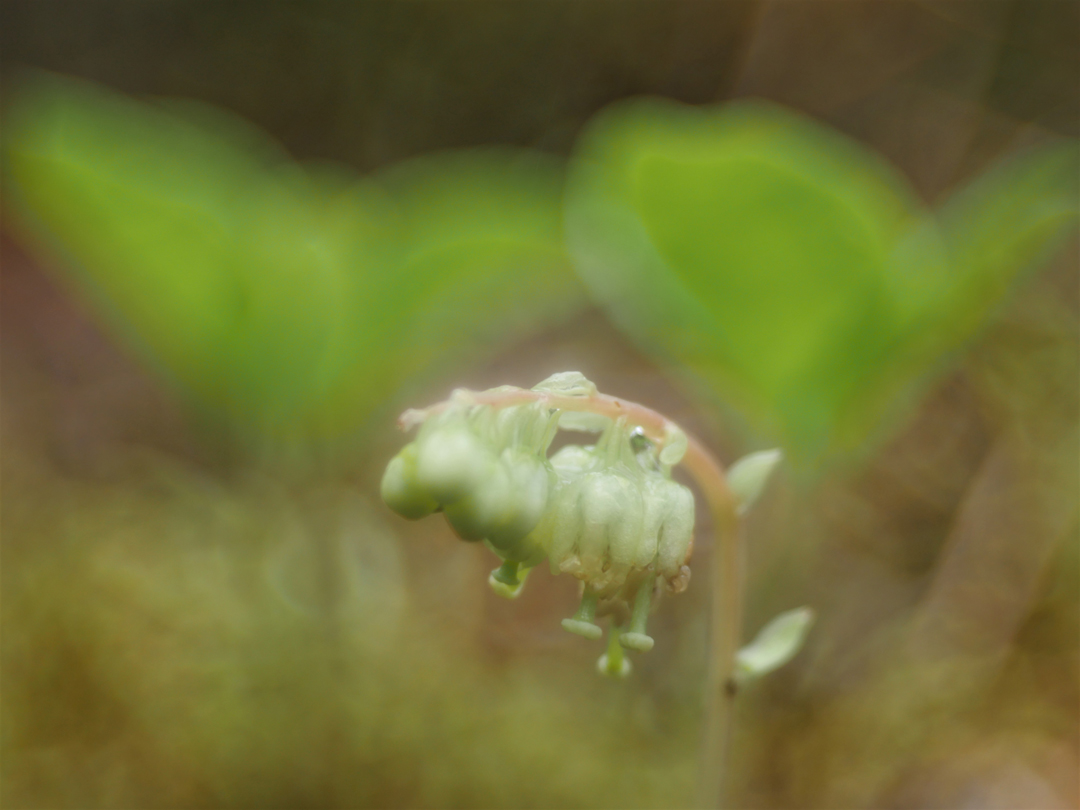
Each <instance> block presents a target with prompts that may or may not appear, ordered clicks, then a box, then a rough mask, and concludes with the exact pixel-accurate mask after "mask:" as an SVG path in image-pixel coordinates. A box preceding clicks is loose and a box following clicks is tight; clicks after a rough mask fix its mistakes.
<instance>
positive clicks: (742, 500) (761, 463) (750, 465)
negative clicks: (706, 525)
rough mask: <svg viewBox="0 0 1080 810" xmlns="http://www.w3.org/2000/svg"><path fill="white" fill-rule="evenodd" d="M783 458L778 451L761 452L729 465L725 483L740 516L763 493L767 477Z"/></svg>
mask: <svg viewBox="0 0 1080 810" xmlns="http://www.w3.org/2000/svg"><path fill="white" fill-rule="evenodd" d="M783 457H784V454H783V453H782V452H781V451H780V450H761V451H759V452H757V453H750V454H749V455H747V456H743V457H742V458H740V459H739V460H738V461H736V462H735V463H734V464H732V465H731V469H730V470H728V474H727V482H728V487H730V488H731V494H732V495H734V496H735V501H736V502H737V504H738V506H737V509H738V512H739V514H740V515H742V514H745V513H746V512H747V510H749V509H750V507H751V506H753V505H754V501H756V500H757V499H758V498H759V497H760V496H761V493H762V492H764V491H765V485H766V484H767V483H768V481H769V476H770V475H772V471H773V470H774V469H776V465H777V464H779V463H780V460H781V459H782V458H783Z"/></svg>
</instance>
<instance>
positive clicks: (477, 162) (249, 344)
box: [4, 77, 580, 441]
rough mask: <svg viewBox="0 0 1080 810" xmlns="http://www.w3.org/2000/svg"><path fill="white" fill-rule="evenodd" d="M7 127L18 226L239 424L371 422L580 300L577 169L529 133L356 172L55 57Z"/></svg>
mask: <svg viewBox="0 0 1080 810" xmlns="http://www.w3.org/2000/svg"><path fill="white" fill-rule="evenodd" d="M4 134H5V148H4V161H5V178H6V189H5V190H6V191H8V192H9V193H8V195H7V197H8V205H9V207H10V208H11V209H12V210H13V211H14V213H15V214H16V215H17V219H18V222H19V225H20V230H21V232H22V233H24V234H25V235H26V236H27V237H28V238H29V239H30V241H31V243H32V245H33V246H34V247H35V248H36V249H38V250H40V251H41V252H43V253H44V254H45V255H47V256H49V257H50V258H51V259H52V260H53V262H54V263H56V264H58V265H59V266H60V267H61V268H62V269H63V270H64V271H65V277H68V278H71V279H72V280H73V281H74V283H75V288H76V290H77V291H78V292H79V293H80V294H81V295H82V296H84V297H86V298H88V299H89V301H90V303H91V305H92V306H93V307H94V308H95V309H97V310H98V311H100V312H101V313H103V314H104V316H105V317H106V319H107V321H108V322H109V324H110V325H111V326H112V327H113V328H114V329H116V330H118V331H119V332H120V333H121V334H122V335H123V336H124V337H125V338H126V339H127V340H128V341H129V342H130V343H132V344H133V345H135V346H136V347H137V349H138V350H139V351H140V352H141V353H142V355H143V357H144V358H145V359H147V360H148V361H150V362H151V363H153V364H155V365H156V366H157V367H158V368H159V369H160V370H161V371H163V372H164V373H165V374H167V376H168V377H169V378H170V379H171V380H172V381H173V382H174V384H176V385H177V386H178V388H179V389H180V390H181V391H182V392H183V393H184V394H185V395H186V396H188V397H189V398H190V399H191V401H192V402H193V404H195V405H196V406H197V407H198V408H200V409H202V410H203V411H206V412H208V413H209V414H210V415H211V416H214V417H217V418H221V419H224V420H225V421H226V422H228V423H229V424H231V425H233V426H234V427H238V428H240V429H241V431H242V432H250V433H251V434H253V435H260V436H264V437H271V438H273V439H297V440H300V441H308V440H310V439H313V438H323V439H329V440H333V439H336V438H340V437H341V436H342V435H343V434H347V433H353V434H355V433H356V431H357V430H358V429H360V428H361V427H362V426H363V424H364V421H365V419H366V418H367V417H368V416H370V415H371V413H372V411H373V409H374V408H376V407H378V406H379V405H380V404H383V403H385V402H386V401H387V400H388V399H390V398H392V397H393V396H394V395H395V394H396V393H397V392H398V389H399V388H400V387H401V386H402V385H403V384H404V383H405V382H406V381H407V380H411V379H414V378H415V375H417V374H419V373H422V372H424V371H425V370H428V369H432V368H436V369H437V368H441V367H444V366H445V365H446V364H447V362H448V361H449V360H451V359H461V355H462V354H463V353H465V352H467V351H474V350H476V349H477V348H478V341H479V340H480V339H489V338H492V337H493V336H494V332H493V331H492V330H494V329H496V328H498V330H499V331H498V335H499V336H500V337H507V336H511V335H512V334H513V333H515V332H518V333H520V332H521V331H522V330H523V329H528V328H533V327H535V326H537V325H538V324H540V323H542V322H543V321H544V320H545V319H546V318H548V317H550V316H552V314H553V313H561V312H565V311H566V310H567V309H568V308H572V307H573V306H576V305H577V304H578V302H579V301H580V294H579V291H578V287H577V286H576V282H575V280H574V277H573V274H572V273H571V272H570V271H569V269H568V263H567V261H566V259H565V256H564V253H563V251H562V248H561V245H562V237H561V208H560V205H561V202H560V196H561V170H560V167H559V166H558V165H557V164H554V163H552V162H551V161H547V160H544V159H541V158H540V157H537V156H533V155H531V154H529V153H525V152H523V151H521V150H518V151H513V150H496V151H484V150H476V151H472V152H467V153H457V154H447V155H440V156H433V157H430V158H426V159H424V160H422V161H415V162H412V163H411V164H407V165H404V166H402V167H399V168H397V169H395V170H392V171H388V172H386V173H385V174H384V175H383V176H380V177H378V178H374V179H357V178H355V177H352V176H351V175H350V174H349V173H348V172H347V171H344V170H342V169H341V168H335V167H319V168H304V167H301V166H298V165H297V164H295V163H293V162H291V161H290V160H289V159H288V158H287V156H286V155H285V154H284V153H283V151H282V150H281V149H280V148H278V147H277V146H276V145H275V144H274V143H273V142H272V141H270V140H269V139H268V138H267V137H266V136H264V135H263V134H261V133H259V132H258V131H256V130H254V129H252V128H251V127H249V126H248V125H246V124H244V123H243V122H241V121H238V120H236V119H234V118H232V117H231V116H229V115H227V114H225V113H223V112H220V111H215V110H212V109H210V108H207V107H203V106H200V105H197V104H193V103H177V102H169V103H164V102H162V103H157V104H144V103H140V102H136V101H133V100H130V99H126V98H124V97H121V96H118V95H115V94H113V93H110V92H108V91H106V90H103V89H101V88H98V87H94V86H91V85H88V84H84V83H82V82H76V81H72V80H66V79H60V78H57V77H38V78H37V79H36V80H34V81H32V82H30V83H28V84H27V85H25V86H24V87H23V88H21V93H20V96H19V98H18V99H17V102H16V104H15V105H14V109H13V110H12V112H11V114H10V115H9V117H8V119H7V121H6V123H5V133H4ZM478 324H486V325H488V327H489V328H487V329H478V328H477V325H478Z"/></svg>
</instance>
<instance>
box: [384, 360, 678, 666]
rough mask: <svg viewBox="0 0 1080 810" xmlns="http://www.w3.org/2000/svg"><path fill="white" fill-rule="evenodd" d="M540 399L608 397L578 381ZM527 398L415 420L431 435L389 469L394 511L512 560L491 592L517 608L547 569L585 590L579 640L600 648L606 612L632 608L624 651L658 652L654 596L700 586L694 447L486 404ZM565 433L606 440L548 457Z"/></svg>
mask: <svg viewBox="0 0 1080 810" xmlns="http://www.w3.org/2000/svg"><path fill="white" fill-rule="evenodd" d="M534 391H539V392H545V393H550V394H552V395H557V396H558V397H562V398H566V397H583V398H590V397H595V396H596V395H597V391H596V386H595V385H593V384H592V383H591V382H589V381H588V380H587V379H585V377H584V376H582V375H581V374H579V373H577V372H566V373H564V374H557V375H554V376H552V377H550V378H548V379H547V380H545V381H544V382H543V383H541V384H540V385H538V386H537V387H536V388H535V389H534ZM515 392H518V393H520V392H521V389H514V388H508V387H504V388H499V389H492V390H491V391H487V392H483V393H482V394H478V395H468V394H467V392H462V393H458V394H455V396H454V397H452V398H451V399H450V400H449V401H448V402H446V403H443V404H442V405H440V406H436V407H435V408H432V409H429V410H428V411H421V412H410V414H409V421H410V422H411V423H419V424H421V427H420V431H419V433H418V435H417V437H416V440H415V441H413V442H411V443H410V444H408V445H406V446H405V448H403V449H402V450H401V452H400V453H398V455H397V456H395V457H394V458H393V459H392V460H391V461H390V464H389V465H388V466H387V468H386V473H385V475H384V476H383V481H382V495H383V499H384V500H385V501H386V503H387V505H388V506H389V507H390V508H391V509H393V510H394V511H396V512H397V513H398V514H400V515H402V516H403V517H406V518H410V519H418V518H421V517H424V516H426V515H429V514H431V513H432V512H435V511H440V510H441V511H442V512H443V513H444V514H445V516H446V518H447V520H448V521H449V523H450V525H451V526H452V527H453V529H454V531H455V532H456V533H457V534H458V536H459V537H461V538H462V539H464V540H469V541H479V540H482V541H483V542H484V544H485V545H486V546H487V547H488V548H489V549H491V550H492V551H493V552H494V553H495V554H497V555H498V556H499V557H500V558H501V559H502V560H503V564H502V565H501V566H500V567H499V568H498V569H496V570H495V571H493V572H492V575H491V578H490V580H489V581H490V583H491V585H492V587H493V588H495V590H496V592H497V593H499V594H501V595H503V596H508V597H514V596H517V595H518V593H520V591H521V586H522V584H523V581H524V574H525V573H527V571H528V570H529V569H530V568H532V567H534V566H536V565H538V564H539V563H540V562H542V561H543V560H544V559H547V560H548V563H549V565H550V566H551V570H552V572H553V573H569V574H571V575H572V576H574V577H575V578H577V579H579V580H580V581H581V582H582V602H581V605H580V607H579V609H578V611H577V613H576V614H575V616H574V617H573V618H572V619H567V620H565V621H564V622H563V625H564V626H565V627H566V628H567V629H568V630H571V631H572V632H575V633H578V634H580V635H584V636H586V637H589V638H598V637H599V636H600V635H601V630H600V627H599V626H598V625H596V624H595V623H594V621H593V620H594V618H595V617H596V614H597V610H598V609H600V610H601V612H603V611H604V610H605V609H608V608H609V606H610V604H611V603H617V602H625V603H627V604H628V605H630V606H632V618H631V620H630V624H629V626H628V627H627V628H625V629H623V630H622V631H621V632H620V633H619V634H618V642H619V643H620V644H622V645H623V646H625V647H629V648H631V649H637V650H647V649H649V648H651V647H652V644H653V641H652V639H651V638H650V637H649V636H648V635H646V634H645V622H646V619H647V616H648V612H649V609H650V606H651V603H652V599H653V595H654V589H655V584H656V583H657V582H658V581H659V582H660V583H662V584H663V585H664V586H666V589H667V590H668V591H669V592H672V593H678V592H680V591H682V590H685V588H686V585H687V583H688V581H689V577H690V569H689V567H688V566H687V565H686V563H687V560H688V558H689V556H690V552H691V550H692V547H693V534H694V498H693V495H692V494H691V493H690V491H689V490H688V489H687V488H686V487H684V486H682V485H681V484H678V483H676V482H675V481H673V480H671V467H672V466H673V465H674V464H676V463H678V461H680V460H681V458H682V456H683V454H684V453H685V451H686V446H687V442H686V437H685V435H684V434H683V433H682V431H680V430H679V429H678V428H676V427H674V426H673V425H670V424H668V425H667V426H666V432H665V435H664V436H663V441H662V443H661V445H660V447H659V448H658V447H657V446H656V445H655V444H654V443H653V442H651V441H650V440H649V439H648V438H646V437H645V435H644V432H643V431H642V430H641V429H640V428H639V427H637V426H636V425H633V424H631V423H629V422H628V421H627V419H626V418H625V417H621V418H618V419H611V418H609V417H607V416H604V415H601V414H596V413H590V412H588V411H587V410H586V411H579V410H560V409H558V408H555V407H552V406H551V405H549V404H546V403H545V401H544V400H543V399H541V400H538V401H528V402H525V403H523V404H521V403H520V400H518V404H507V405H505V406H502V407H496V406H494V405H492V404H487V403H489V402H490V401H492V400H497V399H498V397H499V395H506V396H507V398H508V399H509V401H510V402H513V401H514V400H513V396H514V394H515ZM565 401H566V400H565V399H563V402H565ZM557 427H563V428H567V429H571V430H586V431H591V432H599V433H600V436H599V438H598V439H597V441H596V443H595V444H594V445H589V446H579V445H568V446H566V447H563V448H562V449H561V450H559V451H558V452H557V453H555V454H553V455H552V456H551V457H550V458H548V455H547V453H548V447H549V446H550V444H551V440H552V438H553V436H554V433H555V430H556V428H557ZM613 643H614V642H613Z"/></svg>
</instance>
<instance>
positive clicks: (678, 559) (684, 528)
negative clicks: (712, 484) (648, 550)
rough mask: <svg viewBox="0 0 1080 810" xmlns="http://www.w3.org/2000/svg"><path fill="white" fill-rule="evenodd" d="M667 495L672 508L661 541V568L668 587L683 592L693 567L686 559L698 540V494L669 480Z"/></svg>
mask: <svg viewBox="0 0 1080 810" xmlns="http://www.w3.org/2000/svg"><path fill="white" fill-rule="evenodd" d="M667 484H668V485H669V486H666V487H665V488H664V498H665V500H666V501H667V506H668V511H667V515H666V516H665V518H664V523H663V525H662V526H661V527H660V538H659V542H658V543H657V549H656V557H657V567H658V569H659V572H660V574H661V575H662V576H663V577H664V579H665V581H666V583H667V586H668V589H669V590H671V591H672V592H673V593H679V592H681V591H683V590H685V589H686V584H687V581H688V580H689V576H690V569H689V568H687V567H686V560H687V558H688V557H689V556H690V551H691V549H692V547H693V542H694V496H693V494H692V493H691V492H690V490H688V489H687V488H686V487H684V486H682V485H681V484H677V483H675V482H674V481H668V482H667Z"/></svg>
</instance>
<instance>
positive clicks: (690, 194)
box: [568, 100, 1080, 455]
mask: <svg viewBox="0 0 1080 810" xmlns="http://www.w3.org/2000/svg"><path fill="white" fill-rule="evenodd" d="M1078 157H1080V152H1078V150H1077V146H1076V145H1075V144H1074V143H1067V144H1064V145H1061V146H1058V147H1056V148H1045V149H1042V150H1037V151H1034V152H1032V153H1031V154H1029V155H1026V156H1024V157H1023V158H1020V159H1016V160H1014V161H1013V162H1012V164H1010V165H1009V166H1007V167H1004V168H1001V169H998V170H997V171H995V172H993V173H992V174H991V175H990V176H987V177H984V178H982V179H980V180H979V181H977V182H976V183H974V184H973V185H972V187H970V188H967V189H965V190H964V191H962V192H960V193H958V194H957V195H956V198H955V199H953V200H951V201H950V202H949V203H947V204H946V205H945V206H944V209H943V210H942V211H941V212H940V213H939V214H938V215H937V216H935V215H933V214H931V213H930V212H927V211H926V210H924V209H923V207H922V206H920V205H919V204H918V203H917V201H916V198H915V195H914V194H913V193H912V192H911V191H910V190H909V189H908V188H907V186H906V184H905V183H904V181H903V179H902V178H901V177H900V176H899V175H898V174H897V173H896V172H895V171H894V170H893V169H891V168H890V167H889V166H887V165H886V164H885V163H883V162H882V161H881V160H880V159H879V158H877V157H876V156H874V155H873V154H872V153H870V152H868V151H867V150H866V149H865V148H863V147H861V146H860V145H859V144H857V143H855V142H853V141H848V140H846V139H844V138H842V137H841V136H840V135H839V134H837V133H833V132H830V131H827V130H825V129H823V128H822V127H820V126H818V125H815V124H813V123H811V122H810V121H808V120H805V119H802V118H799V117H797V116H794V115H792V114H791V113H788V112H785V111H783V110H781V109H778V108H775V107H772V106H767V105H764V104H761V103H748V102H744V103H740V104H736V105H725V106H723V107H713V108H690V107H683V106H679V105H676V104H673V103H671V102H665V101H658V100H657V101H653V100H645V101H631V102H625V103H623V104H621V105H619V106H617V107H615V108H613V109H611V110H609V111H608V112H606V113H604V114H603V115H602V116H600V118H599V119H598V120H597V121H596V123H594V124H593V125H592V127H591V128H590V130H589V132H588V133H587V134H586V135H585V137H584V142H583V145H582V146H581V147H580V149H579V151H578V154H577V156H576V158H575V163H574V168H573V175H572V179H571V186H570V192H569V199H570V202H569V211H568V222H569V228H570V233H571V242H572V245H573V249H574V254H575V257H576V259H577V261H578V266H579V267H580V269H581V270H582V272H583V273H584V275H585V278H586V279H587V280H588V281H589V282H590V284H591V287H592V289H593V290H594V292H595V293H596V294H597V295H598V296H599V297H600V298H601V299H602V300H604V301H606V302H607V304H608V307H609V310H610V311H611V313H612V315H613V317H614V318H615V319H616V320H617V322H618V323H619V324H620V325H621V326H622V327H623V328H624V329H625V330H626V331H627V332H628V333H629V334H630V335H632V336H633V337H635V338H637V339H638V341H639V342H640V343H641V345H642V346H643V347H644V348H645V349H646V350H649V351H651V352H653V353H655V354H659V355H660V356H661V357H663V358H665V359H667V360H669V361H674V362H675V363H677V364H681V365H682V366H684V367H686V368H688V369H689V370H690V371H691V372H692V373H694V374H695V375H697V377H698V378H699V379H700V380H701V381H703V382H704V383H705V384H706V385H707V386H711V390H712V392H713V395H714V397H715V396H717V394H719V396H720V398H724V397H735V398H737V400H738V401H739V402H740V403H741V404H742V405H743V408H744V410H745V411H746V412H748V413H749V414H750V415H751V416H752V417H754V418H755V420H756V421H757V422H758V423H759V425H760V424H761V423H765V424H767V425H768V427H769V429H771V431H772V432H773V433H775V434H779V437H780V438H781V439H783V440H784V442H785V445H786V446H790V447H791V448H793V449H794V450H796V451H801V452H802V453H803V454H804V455H806V454H810V455H817V454H819V453H820V452H821V451H823V450H826V449H830V447H836V446H840V447H852V446H856V445H858V444H859V443H861V442H862V441H863V440H864V439H865V438H866V437H867V435H868V433H869V432H870V431H871V429H872V428H874V427H876V426H877V425H878V424H879V422H880V420H881V416H882V414H881V411H882V410H883V408H884V407H885V406H886V405H887V404H889V403H890V402H892V401H893V400H894V399H895V397H896V396H897V394H898V393H899V392H901V391H902V389H903V388H904V386H905V384H906V383H908V382H909V381H910V379H911V378H912V377H913V376H915V375H918V374H921V373H924V372H925V370H926V369H927V367H931V366H934V365H936V364H937V363H938V362H939V361H940V358H941V357H942V356H943V355H944V354H945V353H946V352H949V351H950V350H953V349H955V348H956V347H957V346H958V345H960V343H961V342H962V341H964V340H965V339H967V338H969V337H970V336H971V335H972V334H973V333H974V332H975V330H976V329H977V328H978V326H979V325H980V324H981V323H982V322H983V321H984V320H985V318H986V316H987V314H988V313H989V311H990V310H991V309H992V308H993V307H995V306H996V305H997V304H998V303H999V302H1000V301H1001V300H1002V298H1003V297H1004V295H1005V293H1006V291H1007V290H1008V289H1009V287H1010V285H1011V283H1012V282H1013V280H1014V279H1015V277H1016V276H1017V275H1018V274H1020V273H1021V272H1023V271H1024V270H1027V269H1029V268H1030V267H1031V266H1032V265H1033V264H1035V263H1036V261H1037V260H1038V259H1040V258H1043V257H1044V256H1045V254H1046V252H1047V248H1048V246H1056V245H1057V244H1058V243H1059V239H1060V237H1061V236H1062V234H1063V232H1066V231H1067V230H1069V229H1071V227H1072V226H1074V224H1075V221H1074V220H1075V215H1076V213H1077V210H1078V208H1077V206H1078V194H1077V185H1078V172H1080V160H1078ZM698 387H699V388H701V386H700V385H699V386H698Z"/></svg>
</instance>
